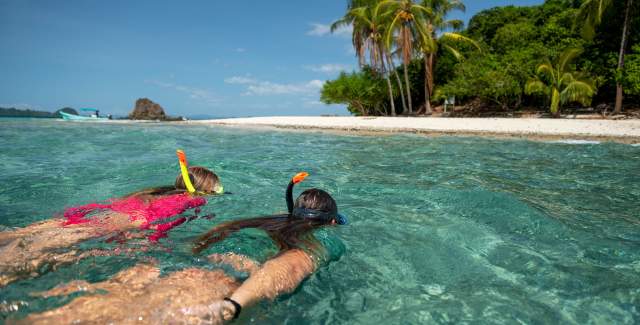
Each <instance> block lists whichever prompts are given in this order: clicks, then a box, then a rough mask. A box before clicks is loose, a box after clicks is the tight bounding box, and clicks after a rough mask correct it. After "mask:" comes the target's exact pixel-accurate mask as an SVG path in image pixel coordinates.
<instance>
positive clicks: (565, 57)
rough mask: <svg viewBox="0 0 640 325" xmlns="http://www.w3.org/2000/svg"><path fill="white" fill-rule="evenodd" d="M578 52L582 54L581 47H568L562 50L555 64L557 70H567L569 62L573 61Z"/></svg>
mask: <svg viewBox="0 0 640 325" xmlns="http://www.w3.org/2000/svg"><path fill="white" fill-rule="evenodd" d="M580 54H582V49H581V48H578V47H570V48H567V49H566V50H564V51H562V53H561V54H560V56H559V57H558V62H557V64H556V66H557V68H558V71H561V72H565V71H568V68H569V64H571V62H573V60H574V59H575V58H576V57H578V56H579V55H580Z"/></svg>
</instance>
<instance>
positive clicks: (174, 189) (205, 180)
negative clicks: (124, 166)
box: [125, 166, 220, 198]
mask: <svg viewBox="0 0 640 325" xmlns="http://www.w3.org/2000/svg"><path fill="white" fill-rule="evenodd" d="M189 179H190V180H191V184H193V187H195V189H196V191H200V192H203V193H213V192H214V189H215V188H216V186H217V185H218V184H219V183H220V179H219V178H218V175H216V174H215V173H214V172H212V171H211V170H209V169H207V168H205V167H200V166H193V167H189ZM186 191H187V187H186V186H185V184H184V179H183V178H182V175H181V174H179V175H178V176H177V177H176V181H175V182H174V185H173V186H158V187H152V188H148V189H144V190H141V191H137V192H133V193H131V194H128V195H126V196H125V197H130V196H139V197H143V198H144V197H155V196H162V195H171V194H179V193H185V192H186Z"/></svg>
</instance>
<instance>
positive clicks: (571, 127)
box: [179, 116, 640, 144]
mask: <svg viewBox="0 0 640 325" xmlns="http://www.w3.org/2000/svg"><path fill="white" fill-rule="evenodd" d="M179 123H184V124H189V125H220V126H229V127H242V128H277V129H289V130H300V131H327V132H332V133H343V134H344V133H348V134H354V133H355V134H391V133H413V134H422V135H428V136H441V135H449V136H450V135H461V136H483V137H494V138H526V139H531V140H542V141H548V140H567V139H571V140H587V141H610V142H618V143H627V144H637V143H640V120H581V119H575V120H574V119H541V118H442V117H438V118H432V117H355V116H273V117H248V118H229V119H215V120H193V121H186V122H179Z"/></svg>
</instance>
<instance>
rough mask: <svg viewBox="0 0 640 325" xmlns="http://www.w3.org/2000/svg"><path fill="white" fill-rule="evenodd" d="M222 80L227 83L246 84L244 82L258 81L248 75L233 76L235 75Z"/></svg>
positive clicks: (252, 82)
mask: <svg viewBox="0 0 640 325" xmlns="http://www.w3.org/2000/svg"><path fill="white" fill-rule="evenodd" d="M224 82H225V83H228V84H238V85H246V84H254V83H257V82H258V81H257V80H256V79H253V78H250V77H243V76H235V77H231V78H227V79H225V80H224Z"/></svg>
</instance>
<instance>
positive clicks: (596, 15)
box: [578, 0, 633, 114]
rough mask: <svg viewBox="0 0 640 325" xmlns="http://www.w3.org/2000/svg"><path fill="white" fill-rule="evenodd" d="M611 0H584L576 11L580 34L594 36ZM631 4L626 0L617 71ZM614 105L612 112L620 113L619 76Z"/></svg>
mask: <svg viewBox="0 0 640 325" xmlns="http://www.w3.org/2000/svg"><path fill="white" fill-rule="evenodd" d="M613 2H614V1H613V0H586V1H585V2H584V3H582V5H581V6H580V11H579V12H578V21H579V22H581V23H582V24H583V26H582V35H583V37H585V38H586V39H593V37H594V36H595V29H596V27H597V26H598V25H600V23H602V17H603V15H604V13H605V11H606V10H607V8H609V7H610V6H611V4H612V3H613ZM632 6H633V0H627V1H626V6H625V14H624V24H623V26H622V40H621V41H620V53H619V55H618V71H622V70H623V69H624V56H625V51H626V48H627V41H628V36H629V35H628V34H629V19H630V14H631V10H632ZM616 79H617V80H616V106H615V109H614V113H616V114H617V113H620V112H621V111H622V99H623V96H624V92H623V89H622V81H621V80H620V78H616Z"/></svg>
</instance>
